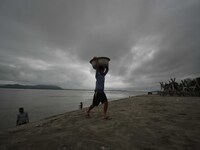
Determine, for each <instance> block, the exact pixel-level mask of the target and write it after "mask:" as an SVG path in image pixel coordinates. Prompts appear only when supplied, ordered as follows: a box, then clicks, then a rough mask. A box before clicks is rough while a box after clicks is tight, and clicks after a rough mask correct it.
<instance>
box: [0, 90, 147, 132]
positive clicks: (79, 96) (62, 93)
mask: <svg viewBox="0 0 200 150" xmlns="http://www.w3.org/2000/svg"><path fill="white" fill-rule="evenodd" d="M93 94H94V92H93V91H78V90H31V89H25V90H24V89H0V120H1V123H0V130H4V129H7V128H11V127H14V126H15V125H16V116H17V113H18V108H19V107H24V110H25V111H27V112H28V114H29V120H30V122H34V121H37V120H40V119H42V118H45V117H49V116H52V115H57V114H61V113H64V112H68V111H72V110H77V109H78V108H79V104H80V102H81V101H82V102H83V106H84V107H87V106H89V105H90V104H91V103H92V98H93ZM140 94H144V92H121V91H106V95H107V98H108V100H109V101H112V100H116V99H120V98H125V97H129V96H134V95H140Z"/></svg>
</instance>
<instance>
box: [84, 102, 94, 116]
mask: <svg viewBox="0 0 200 150" xmlns="http://www.w3.org/2000/svg"><path fill="white" fill-rule="evenodd" d="M94 107H95V106H94V105H93V104H92V105H90V107H89V109H88V111H87V113H86V117H88V118H89V117H90V111H91V110H92V109H93V108H94Z"/></svg>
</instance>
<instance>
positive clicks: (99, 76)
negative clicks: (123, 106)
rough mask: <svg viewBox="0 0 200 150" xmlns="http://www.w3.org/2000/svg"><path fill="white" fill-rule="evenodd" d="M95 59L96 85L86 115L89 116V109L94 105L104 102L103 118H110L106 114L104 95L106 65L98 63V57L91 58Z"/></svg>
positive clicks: (106, 105) (106, 104)
mask: <svg viewBox="0 0 200 150" xmlns="http://www.w3.org/2000/svg"><path fill="white" fill-rule="evenodd" d="M92 60H93V61H95V69H96V76H95V77H96V87H95V93H94V97H93V102H92V105H90V107H89V109H88V111H87V113H86V117H87V118H90V111H91V110H92V109H93V108H94V107H95V106H98V105H99V103H100V102H101V103H103V104H104V108H103V119H110V118H109V116H108V115H107V109H108V100H107V97H106V94H105V93H104V82H105V76H106V74H107V73H108V70H109V69H108V65H106V66H103V65H100V64H99V62H98V58H97V57H94V58H93V59H92Z"/></svg>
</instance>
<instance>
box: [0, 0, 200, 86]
mask: <svg viewBox="0 0 200 150" xmlns="http://www.w3.org/2000/svg"><path fill="white" fill-rule="evenodd" d="M199 8H200V2H199V1H198V0H190V1H188V0H167V1H157V0H150V1H146V0H134V1H132V0H129V1H128V0H127V1H124V0H123V1H120V0H118V1H116V0H111V1H94V0H91V1H89V0H87V1H83V0H71V1H70V0H67V1H65V0H58V1H55V0H48V1H47V0H41V1H31V0H23V1H22V0H19V1H11V0H10V1H9V0H6V1H1V2H0V20H1V23H0V72H1V75H0V81H1V83H4V82H19V83H30V84H39V83H44V84H57V85H60V86H63V87H67V88H70V87H71V88H93V87H94V82H95V80H94V77H93V76H94V71H93V70H92V68H91V66H90V64H89V63H88V61H89V60H90V59H91V58H92V57H93V56H108V57H110V58H111V62H110V71H109V74H108V76H107V81H106V86H107V87H108V88H118V89H120V88H129V89H145V88H146V89H156V88H159V84H158V82H159V81H167V80H168V79H170V78H172V77H177V78H186V77H196V76H199V75H200V71H199V66H198V65H199V64H200V61H199V57H200V51H199V48H200V40H199V39H200V37H199V36H200V29H199V26H200V19H199V17H198V15H199V14H200V9H199Z"/></svg>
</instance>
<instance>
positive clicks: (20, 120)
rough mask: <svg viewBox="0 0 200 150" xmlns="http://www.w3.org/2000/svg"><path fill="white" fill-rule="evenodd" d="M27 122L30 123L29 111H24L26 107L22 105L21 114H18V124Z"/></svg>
mask: <svg viewBox="0 0 200 150" xmlns="http://www.w3.org/2000/svg"><path fill="white" fill-rule="evenodd" d="M26 123H29V118H28V113H27V112H24V108H23V107H21V108H19V114H18V115H17V122H16V125H17V126H19V125H22V124H26Z"/></svg>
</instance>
